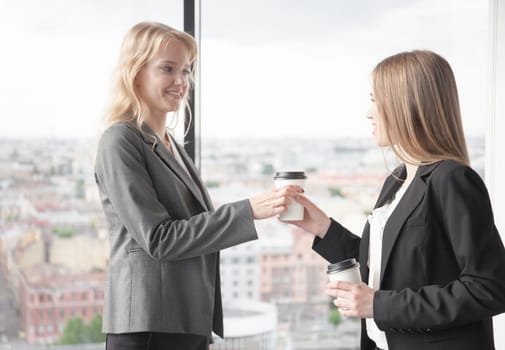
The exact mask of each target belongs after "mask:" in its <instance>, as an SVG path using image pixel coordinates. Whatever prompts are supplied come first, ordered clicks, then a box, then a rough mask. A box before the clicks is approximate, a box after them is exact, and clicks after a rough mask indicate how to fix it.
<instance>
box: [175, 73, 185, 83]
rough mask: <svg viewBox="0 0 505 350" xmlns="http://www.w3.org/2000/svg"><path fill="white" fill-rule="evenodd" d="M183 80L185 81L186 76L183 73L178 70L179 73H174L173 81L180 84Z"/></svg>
mask: <svg viewBox="0 0 505 350" xmlns="http://www.w3.org/2000/svg"><path fill="white" fill-rule="evenodd" d="M185 82H186V77H185V76H184V73H182V72H179V73H177V74H175V83H177V84H180V85H182V84H184V83H185Z"/></svg>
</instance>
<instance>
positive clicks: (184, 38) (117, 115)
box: [104, 22, 197, 129]
mask: <svg viewBox="0 0 505 350" xmlns="http://www.w3.org/2000/svg"><path fill="white" fill-rule="evenodd" d="M171 40H179V41H180V42H181V43H183V44H184V46H185V47H186V48H187V50H188V53H189V57H190V63H191V66H192V72H191V76H190V80H191V82H192V81H193V76H194V75H193V73H194V72H193V71H194V66H195V65H194V62H195V60H196V57H197V46H196V42H195V40H194V39H193V37H192V36H190V35H189V34H186V33H184V32H181V31H178V30H176V29H173V28H171V27H169V26H167V25H165V24H162V23H157V22H141V23H138V24H136V25H135V26H133V27H132V28H131V29H130V30H129V31H128V33H127V34H126V36H125V38H124V39H123V44H122V46H121V50H120V53H119V61H118V64H117V67H116V70H115V72H114V77H113V81H112V96H111V101H110V105H109V107H108V108H107V111H106V113H105V116H104V123H105V127H108V126H110V125H112V124H114V123H116V122H121V121H123V122H136V124H137V126H138V128H139V129H141V126H142V124H143V122H144V121H145V118H146V116H145V113H146V107H145V106H144V104H143V103H142V100H141V99H140V97H139V95H138V92H137V90H136V88H135V84H134V80H135V78H136V77H137V75H138V73H139V71H140V70H141V68H142V67H143V66H144V65H145V64H146V63H147V62H149V61H150V60H151V59H152V58H153V56H154V55H156V54H157V53H158V52H159V51H160V49H162V48H163V45H167V44H168V43H169V42H170V41H171ZM187 99H188V98H187V94H186V96H184V104H185V105H186V107H187V105H188V102H187Z"/></svg>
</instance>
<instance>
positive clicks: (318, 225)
mask: <svg viewBox="0 0 505 350" xmlns="http://www.w3.org/2000/svg"><path fill="white" fill-rule="evenodd" d="M295 200H296V201H297V202H299V203H300V204H301V205H303V206H304V207H305V213H304V216H303V220H301V221H290V222H289V223H290V224H293V225H296V226H298V227H300V228H301V229H303V230H305V231H307V232H310V233H312V234H314V235H316V236H319V237H321V238H323V237H324V235H325V234H326V231H328V228H329V227H330V224H331V220H330V218H329V217H328V215H326V214H325V213H324V211H322V210H321V209H320V208H319V207H318V206H317V205H315V204H314V203H312V202H311V201H310V200H309V199H308V198H307V197H304V196H302V195H300V194H297V195H296V196H295Z"/></svg>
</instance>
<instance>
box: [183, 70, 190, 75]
mask: <svg viewBox="0 0 505 350" xmlns="http://www.w3.org/2000/svg"><path fill="white" fill-rule="evenodd" d="M182 74H184V75H186V76H188V75H191V71H189V70H188V69H184V70H183V71H182Z"/></svg>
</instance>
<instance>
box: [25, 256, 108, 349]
mask: <svg viewBox="0 0 505 350" xmlns="http://www.w3.org/2000/svg"><path fill="white" fill-rule="evenodd" d="M104 288H105V273H104V272H89V273H82V274H72V273H71V270H70V269H69V268H67V267H65V266H63V265H55V264H49V263H43V264H39V265H35V266H32V267H30V268H27V269H25V270H23V271H22V273H21V283H20V291H19V294H20V311H21V319H22V327H23V330H24V332H25V334H26V340H27V341H28V343H30V344H50V343H53V342H55V341H57V340H58V339H59V338H60V336H61V334H62V332H63V330H64V327H65V325H66V323H67V322H68V320H69V319H71V318H75V317H79V318H81V319H83V320H84V322H89V321H91V319H92V318H93V317H94V316H95V315H97V314H101V313H102V308H103V296H104Z"/></svg>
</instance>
